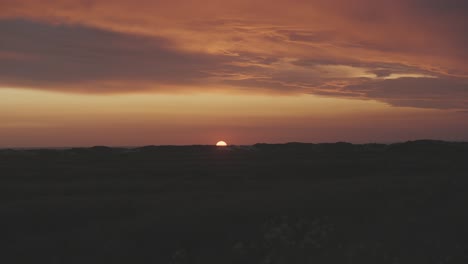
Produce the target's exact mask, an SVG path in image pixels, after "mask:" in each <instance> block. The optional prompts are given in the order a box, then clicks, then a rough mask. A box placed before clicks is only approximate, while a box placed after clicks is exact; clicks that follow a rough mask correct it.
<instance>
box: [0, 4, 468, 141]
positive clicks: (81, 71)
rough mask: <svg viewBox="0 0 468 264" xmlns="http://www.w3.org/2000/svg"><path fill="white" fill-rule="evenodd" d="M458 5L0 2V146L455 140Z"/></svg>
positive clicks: (466, 70)
mask: <svg viewBox="0 0 468 264" xmlns="http://www.w3.org/2000/svg"><path fill="white" fill-rule="evenodd" d="M467 14H468V4H467V3H466V2H465V1H461V0H447V1H438V0H395V1H379V0H356V1H347V0H346V1H345V0H334V1H330V0H327V1H326V0H309V1H301V0H296V1H291V0H288V1H286V0H278V1H264V0H251V1H247V0H239V1H221V0H218V1H214V0H197V1H195V0H193V1H188V0H172V1H150V0H140V1H128V0H81V1H79V0H44V1H34V0H0V35H1V39H0V147H15V146H17V147H26V146H31V147H33V146H91V145H120V146H124V145H127V146H128V145H146V144H212V143H213V144H214V143H216V141H218V140H221V139H224V140H226V141H228V143H234V144H251V143H256V142H287V141H306V142H323V141H351V142H370V141H372V142H375V141H378V142H393V141H403V140H411V139H418V138H434V139H446V140H468V136H467V135H468V121H467V120H468V63H467V61H468V48H467V47H468V35H467V34H466V27H467V26H468V16H467Z"/></svg>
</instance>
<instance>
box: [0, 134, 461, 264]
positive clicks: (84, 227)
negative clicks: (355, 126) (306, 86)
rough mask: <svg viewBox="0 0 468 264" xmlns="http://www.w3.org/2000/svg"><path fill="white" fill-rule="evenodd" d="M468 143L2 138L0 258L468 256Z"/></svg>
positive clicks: (397, 259)
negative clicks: (25, 142) (54, 144)
mask: <svg viewBox="0 0 468 264" xmlns="http://www.w3.org/2000/svg"><path fill="white" fill-rule="evenodd" d="M467 161H468V143H463V142H443V141H432V140H421V141H411V142H405V143H397V144H360V145H356V144H350V143H332V144H303V143H288V144H255V145H253V146H229V147H226V148H223V149H222V150H221V149H219V148H217V147H215V146H202V145H196V146H146V147H137V148H111V147H104V146H97V147H92V148H71V149H30V150H14V149H3V150H0V171H1V176H0V179H1V183H0V188H1V191H0V195H1V200H0V219H1V220H0V221H1V225H0V234H1V237H2V241H3V243H2V244H3V245H2V254H1V255H0V260H1V262H2V263H36V262H37V261H38V260H40V262H44V263H173V264H175V263H208V264H209V263H226V264H228V263H245V264H248V263H291V264H295V263H364V264H366V263H369V264H370V263H372V264H375V263H389V264H394V263H427V264H431V263H467V261H468V256H467V254H466V252H468V240H467V238H468V226H467V225H468V224H467V223H468V210H466V201H468V192H467V191H466V190H467V187H468V178H467V176H468V162H467Z"/></svg>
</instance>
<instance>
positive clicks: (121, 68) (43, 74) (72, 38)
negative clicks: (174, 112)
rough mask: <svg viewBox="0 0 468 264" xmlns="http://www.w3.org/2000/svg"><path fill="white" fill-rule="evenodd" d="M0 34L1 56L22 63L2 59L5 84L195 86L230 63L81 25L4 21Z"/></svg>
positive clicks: (224, 58)
mask: <svg viewBox="0 0 468 264" xmlns="http://www.w3.org/2000/svg"><path fill="white" fill-rule="evenodd" d="M0 34H1V36H2V40H1V42H0V51H1V52H4V53H12V54H21V56H22V58H23V59H16V58H15V57H13V56H9V57H5V56H4V58H2V57H0V61H1V63H0V82H1V83H0V84H3V85H14V86H31V87H37V86H40V87H44V86H48V87H50V88H54V87H57V86H60V87H62V88H65V87H66V86H67V87H70V86H76V85H79V84H80V83H88V82H99V81H124V82H132V81H138V82H145V81H156V82H157V83H158V84H184V83H190V84H193V82H196V81H197V80H200V79H201V78H204V77H207V76H209V75H208V74H207V73H206V72H207V71H210V70H214V69H217V68H219V67H220V65H221V64H222V63H224V62H226V61H227V60H228V57H227V56H214V55H208V54H194V53H188V52H182V51H178V50H175V49H174V48H173V47H172V45H173V43H171V42H169V41H168V40H166V39H163V38H155V37H144V36H139V35H132V34H123V33H117V32H111V31H106V30H101V29H96V28H89V27H83V26H71V25H48V24H41V23H34V22H29V21H23V20H3V21H0ZM24 58H31V59H29V60H25V59H24ZM95 89H99V87H95ZM127 89H136V90H137V89H138V87H131V88H130V87H129V88H127Z"/></svg>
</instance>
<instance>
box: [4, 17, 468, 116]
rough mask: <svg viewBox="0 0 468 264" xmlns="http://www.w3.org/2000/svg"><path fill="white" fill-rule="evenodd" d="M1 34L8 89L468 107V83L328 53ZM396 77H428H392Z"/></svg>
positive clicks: (107, 34) (54, 29)
mask: <svg viewBox="0 0 468 264" xmlns="http://www.w3.org/2000/svg"><path fill="white" fill-rule="evenodd" d="M270 30H271V32H273V33H274V34H272V35H273V36H279V39H282V40H284V41H298V42H304V41H305V42H326V40H327V39H331V38H334V34H335V33H333V32H330V31H317V32H313V31H304V30H297V31H294V30H276V29H274V30H272V29H268V30H267V31H268V32H270ZM0 34H1V36H2V38H1V41H0V86H5V87H28V88H37V89H52V90H59V91H86V92H96V93H104V92H122V91H138V90H142V89H154V90H157V89H158V88H160V87H161V86H164V85H169V86H170V85H176V86H177V85H179V86H182V85H186V86H191V87H195V88H196V89H208V86H210V85H211V86H217V85H229V86H231V87H232V86H236V87H237V88H238V89H243V90H245V91H246V92H255V91H257V92H267V93H275V94H290V93H311V94H320V95H327V96H335V97H342V96H346V97H354V98H360V99H375V100H378V101H382V102H386V103H389V104H392V105H395V106H410V107H420V108H440V109H449V108H453V109H468V80H467V79H462V78H449V77H447V76H444V75H441V74H438V73H437V72H435V71H429V70H427V69H422V68H421V67H418V66H413V65H406V64H403V63H391V62H379V61H377V60H376V61H372V58H366V59H367V60H364V59H363V60H359V59H352V58H343V57H340V56H331V55H329V54H324V55H323V56H317V57H316V58H311V57H307V54H306V55H304V56H303V57H296V58H291V57H288V56H287V55H288V54H260V53H255V52H254V51H252V52H247V51H238V50H235V49H231V50H229V52H226V53H225V54H219V55H214V54H208V53H201V52H199V53H195V52H187V51H183V50H182V49H178V48H177V47H178V46H177V45H176V44H175V43H174V42H172V41H170V40H168V39H166V38H162V37H154V36H143V35H137V34H131V33H122V32H115V31H110V30H104V29H98V28H94V27H86V26H82V25H76V24H73V25H72V24H55V25H51V24H46V23H40V22H32V21H26V20H0ZM324 66H325V67H324ZM329 66H332V67H329ZM341 66H346V67H345V68H343V67H341ZM365 73H371V74H374V75H375V77H377V78H375V79H370V78H368V77H369V76H367V75H365ZM395 74H396V75H398V74H400V75H401V76H405V75H406V76H407V75H408V74H409V75H420V77H421V78H399V79H386V78H388V77H394V76H392V75H395ZM363 76H366V77H363ZM425 76H426V77H427V76H433V77H435V78H426V77H425Z"/></svg>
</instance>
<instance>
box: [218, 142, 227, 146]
mask: <svg viewBox="0 0 468 264" xmlns="http://www.w3.org/2000/svg"><path fill="white" fill-rule="evenodd" d="M216 146H217V147H227V143H226V142H224V141H219V142H218V143H216Z"/></svg>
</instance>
